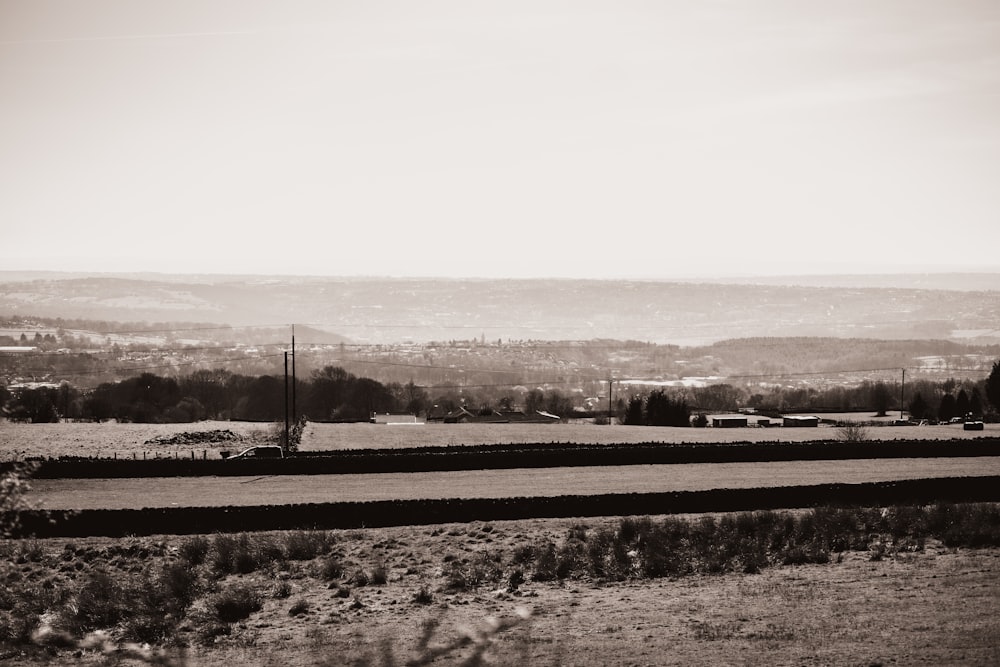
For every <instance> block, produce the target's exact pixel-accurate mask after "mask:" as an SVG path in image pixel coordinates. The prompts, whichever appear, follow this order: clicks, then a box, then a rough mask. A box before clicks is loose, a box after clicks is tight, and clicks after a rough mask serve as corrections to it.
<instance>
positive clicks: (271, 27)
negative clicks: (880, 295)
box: [0, 0, 1000, 278]
mask: <svg viewBox="0 0 1000 667" xmlns="http://www.w3.org/2000/svg"><path fill="white" fill-rule="evenodd" d="M0 221H2V234H0V269H61V270H102V271H136V270H150V271H161V272H227V273H228V272H252V273H294V274H325V275H395V276H509V277H528V276H539V277H542V276H571V277H577V276H578V277H600V278H604V277H611V278H617V277H640V278H670V277H685V276H718V275H732V274H775V273H797V272H803V273H818V272H819V273H821V272H857V271H878V272H890V271H897V270H912V269H918V270H932V271H938V270H952V269H963V268H964V269H969V270H972V269H987V270H994V271H1000V260H998V259H997V256H998V252H1000V2H997V1H996V0H983V1H967V0H898V1H897V0H861V1H844V0H838V1H836V2H831V1H829V0H815V1H809V0H760V1H757V0H732V1H722V0H699V1H697V2H691V1H683V2H681V1H671V0H653V1H650V2H630V1H627V0H625V1H623V0H613V1H608V2H581V1H566V2H554V1H551V0H529V1H526V2H521V1H519V0H502V1H499V2H476V1H474V0H457V1H455V2H421V1H418V0H407V1H405V2H379V1H377V0H374V1H373V0H364V1H357V2H335V1H330V0H318V1H316V2H305V1H292V2H288V1H282V2H262V1H256V0H234V1H232V2H220V1H218V0H192V1H177V0H169V1H164V0H154V1H137V0H122V1H112V0H93V1H90V0H87V1H79V0H71V1H70V0H67V1H64V2H52V1H40V0H0Z"/></svg>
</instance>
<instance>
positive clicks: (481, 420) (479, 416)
mask: <svg viewBox="0 0 1000 667" xmlns="http://www.w3.org/2000/svg"><path fill="white" fill-rule="evenodd" d="M427 421H439V422H444V423H445V424H556V423H558V422H559V416H558V415H553V414H550V413H548V412H542V411H541V410H538V411H536V412H532V413H530V414H526V413H524V412H522V411H521V410H491V411H489V412H486V413H476V412H472V411H470V410H467V409H466V408H459V409H457V410H453V411H452V412H447V413H441V412H438V411H432V412H431V413H430V414H428V415H427Z"/></svg>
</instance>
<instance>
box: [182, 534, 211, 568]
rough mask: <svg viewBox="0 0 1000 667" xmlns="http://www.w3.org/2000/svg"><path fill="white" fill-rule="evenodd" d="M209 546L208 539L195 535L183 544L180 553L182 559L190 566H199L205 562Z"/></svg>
mask: <svg viewBox="0 0 1000 667" xmlns="http://www.w3.org/2000/svg"><path fill="white" fill-rule="evenodd" d="M209 546H210V544H209V542H208V538H207V537H205V536H203V535H195V536H194V537H189V538H188V539H186V540H184V541H183V542H181V545H180V547H179V548H178V552H179V553H180V557H181V558H183V559H184V560H185V561H187V562H188V563H189V564H191V565H195V566H197V565H201V564H202V563H204V562H205V556H207V555H208V549H209Z"/></svg>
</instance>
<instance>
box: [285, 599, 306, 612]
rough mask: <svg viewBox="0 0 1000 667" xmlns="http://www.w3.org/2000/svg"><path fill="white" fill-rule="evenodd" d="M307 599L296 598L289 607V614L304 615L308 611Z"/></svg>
mask: <svg viewBox="0 0 1000 667" xmlns="http://www.w3.org/2000/svg"><path fill="white" fill-rule="evenodd" d="M309 609H310V606H309V601H308V600H305V599H300V600H296V601H295V603H294V604H293V605H292V606H291V607H289V609H288V615H289V616H304V615H305V614H308V613H309Z"/></svg>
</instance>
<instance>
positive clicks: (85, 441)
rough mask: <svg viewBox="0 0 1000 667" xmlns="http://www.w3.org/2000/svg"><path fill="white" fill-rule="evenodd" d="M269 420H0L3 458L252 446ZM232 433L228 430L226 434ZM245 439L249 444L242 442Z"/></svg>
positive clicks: (171, 452) (262, 435) (121, 455)
mask: <svg viewBox="0 0 1000 667" xmlns="http://www.w3.org/2000/svg"><path fill="white" fill-rule="evenodd" d="M271 428H272V425H271V424H261V423H255V422H231V421H202V422H197V423H193V424H128V423H118V422H114V421H107V422H98V423H94V422H79V423H77V422H63V423H59V424H22V423H16V422H9V421H6V420H0V460H3V461H11V460H16V459H23V458H25V457H58V456H83V457H87V456H93V457H107V458H112V457H114V456H117V457H118V458H130V457H132V456H133V455H136V456H139V457H140V458H141V457H142V455H143V453H146V454H147V455H148V456H150V457H153V456H156V455H159V456H174V455H175V454H178V453H183V454H189V452H190V451H193V450H194V449H197V450H198V452H199V453H200V452H201V451H203V450H204V449H206V448H207V449H208V450H209V451H217V450H220V449H228V450H234V449H239V448H240V445H241V444H243V445H244V446H247V447H249V446H250V445H251V444H253V442H255V441H257V440H260V439H262V438H266V437H268V433H269V431H270V430H271ZM227 432H229V433H227ZM190 433H216V434H217V435H218V436H219V437H218V438H217V439H216V440H215V442H206V443H201V442H198V443H197V444H187V445H181V444H177V445H172V444H163V441H166V440H169V439H177V440H182V439H183V438H182V437H179V436H183V435H184V434H190ZM244 443H245V444H244Z"/></svg>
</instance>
